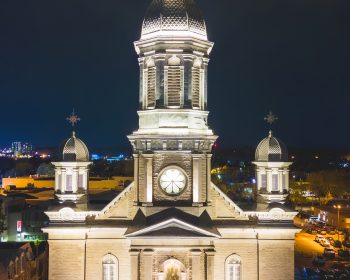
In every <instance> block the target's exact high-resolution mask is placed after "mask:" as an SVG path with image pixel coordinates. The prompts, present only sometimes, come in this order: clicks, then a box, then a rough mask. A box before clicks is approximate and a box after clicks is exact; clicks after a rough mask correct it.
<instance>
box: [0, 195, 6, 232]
mask: <svg viewBox="0 0 350 280" xmlns="http://www.w3.org/2000/svg"><path fill="white" fill-rule="evenodd" d="M5 220H6V217H5V214H4V213H3V210H2V202H1V201H0V236H1V235H2V233H3V232H4V231H5V230H6V228H5Z"/></svg>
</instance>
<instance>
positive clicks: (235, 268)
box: [225, 255, 242, 280]
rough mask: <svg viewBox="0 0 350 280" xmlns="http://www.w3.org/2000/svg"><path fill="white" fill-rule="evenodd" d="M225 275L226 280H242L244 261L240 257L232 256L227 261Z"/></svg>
mask: <svg viewBox="0 0 350 280" xmlns="http://www.w3.org/2000/svg"><path fill="white" fill-rule="evenodd" d="M225 274H226V278H225V280H241V278H242V276H241V275H242V261H241V258H240V257H239V256H238V255H231V256H229V257H228V258H227V259H226V263H225Z"/></svg>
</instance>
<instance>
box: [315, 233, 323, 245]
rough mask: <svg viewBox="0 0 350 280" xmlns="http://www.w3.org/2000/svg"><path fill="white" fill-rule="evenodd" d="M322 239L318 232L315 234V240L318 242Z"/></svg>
mask: <svg viewBox="0 0 350 280" xmlns="http://www.w3.org/2000/svg"><path fill="white" fill-rule="evenodd" d="M323 239H324V237H323V236H322V235H320V234H317V235H316V236H315V241H316V242H318V243H320V242H321V240H323Z"/></svg>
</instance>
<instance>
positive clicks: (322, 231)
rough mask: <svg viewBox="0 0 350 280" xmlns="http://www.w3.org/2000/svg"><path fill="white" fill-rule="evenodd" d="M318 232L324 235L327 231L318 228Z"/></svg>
mask: <svg viewBox="0 0 350 280" xmlns="http://www.w3.org/2000/svg"><path fill="white" fill-rule="evenodd" d="M317 233H318V234H321V235H326V234H327V231H325V230H324V229H320V230H318V231H317Z"/></svg>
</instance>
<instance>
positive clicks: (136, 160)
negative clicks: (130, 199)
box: [133, 154, 139, 204]
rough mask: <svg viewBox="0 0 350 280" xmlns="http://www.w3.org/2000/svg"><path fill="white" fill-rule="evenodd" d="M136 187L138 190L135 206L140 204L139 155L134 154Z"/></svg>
mask: <svg viewBox="0 0 350 280" xmlns="http://www.w3.org/2000/svg"><path fill="white" fill-rule="evenodd" d="M133 156H134V186H135V190H136V196H135V201H134V202H135V204H137V203H138V202H139V155H138V154H134V155H133Z"/></svg>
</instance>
